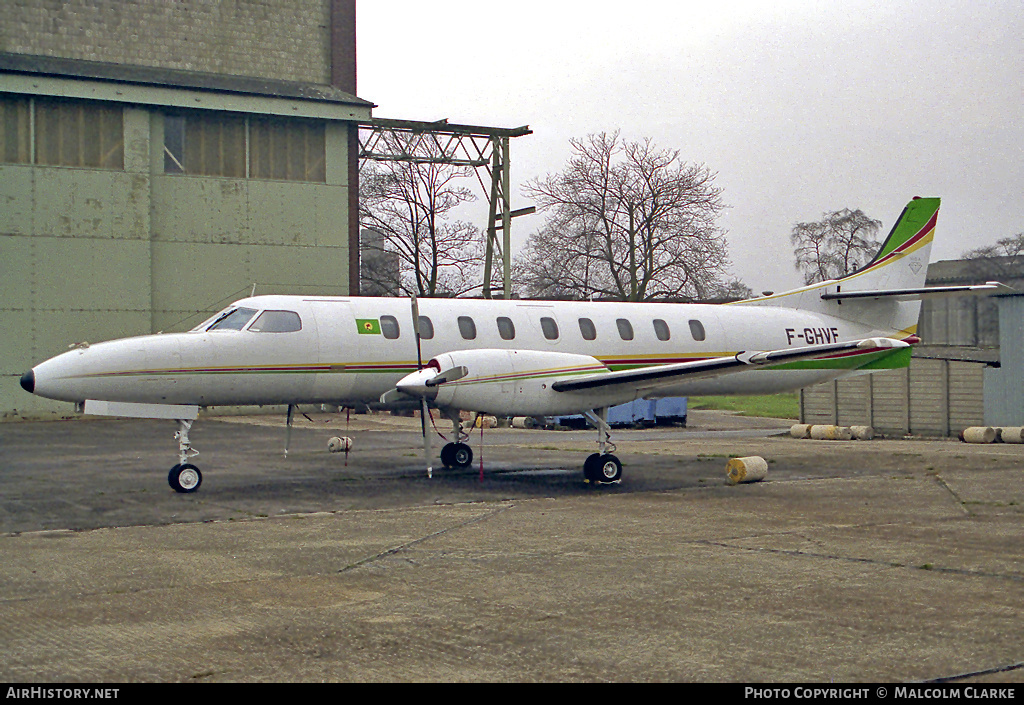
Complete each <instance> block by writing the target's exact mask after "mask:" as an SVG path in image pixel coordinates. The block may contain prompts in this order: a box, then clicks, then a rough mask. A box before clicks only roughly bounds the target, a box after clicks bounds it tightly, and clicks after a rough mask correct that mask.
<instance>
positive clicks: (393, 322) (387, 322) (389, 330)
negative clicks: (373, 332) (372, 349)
mask: <svg viewBox="0 0 1024 705" xmlns="http://www.w3.org/2000/svg"><path fill="white" fill-rule="evenodd" d="M380 332H381V333H383V334H384V337H385V338H387V339H388V340H397V339H398V336H399V335H401V334H402V332H401V330H400V329H399V327H398V319H397V318H395V317H394V316H381V317H380Z"/></svg>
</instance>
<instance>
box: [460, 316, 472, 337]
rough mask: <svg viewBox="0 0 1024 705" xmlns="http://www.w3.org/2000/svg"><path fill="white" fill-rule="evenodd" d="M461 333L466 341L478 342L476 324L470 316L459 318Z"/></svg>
mask: <svg viewBox="0 0 1024 705" xmlns="http://www.w3.org/2000/svg"><path fill="white" fill-rule="evenodd" d="M459 333H461V334H462V337H463V339H465V340H476V323H474V322H473V319H472V318H470V317H469V316H459Z"/></svg>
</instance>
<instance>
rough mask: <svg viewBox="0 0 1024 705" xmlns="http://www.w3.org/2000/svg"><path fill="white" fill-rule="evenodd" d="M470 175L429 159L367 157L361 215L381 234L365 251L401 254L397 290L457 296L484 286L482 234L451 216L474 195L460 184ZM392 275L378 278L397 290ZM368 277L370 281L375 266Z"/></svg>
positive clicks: (463, 169)
mask: <svg viewBox="0 0 1024 705" xmlns="http://www.w3.org/2000/svg"><path fill="white" fill-rule="evenodd" d="M425 148H426V149H430V146H429V145H428V146H426V147H425ZM395 151H396V152H397V151H398V148H397V147H395ZM418 156H420V157H430V156H436V155H418ZM469 176H472V170H471V169H470V168H468V167H458V166H452V165H450V164H437V163H432V162H430V161H429V160H427V159H424V160H423V161H415V160H413V161H393V162H382V163H377V162H369V163H367V164H366V165H365V166H364V167H363V171H362V172H361V174H360V179H359V212H360V219H361V221H362V225H363V227H366V228H370V229H372V230H374V231H376V233H378V234H379V238H377V239H376V240H375V242H373V243H371V244H369V245H368V247H367V251H368V253H369V254H370V255H371V256H372V255H374V254H376V255H378V256H379V257H383V258H390V259H397V262H398V267H399V270H400V273H401V274H400V277H399V289H400V292H399V293H402V294H412V293H415V294H416V295H417V296H427V297H430V296H459V295H461V294H465V293H466V292H468V291H470V290H472V289H474V288H476V287H479V286H480V283H479V282H480V275H479V269H480V266H481V265H482V263H483V254H482V252H481V248H482V235H481V233H480V231H479V230H478V229H477V228H476V227H474V226H473V225H471V224H469V223H466V222H462V221H453V220H449V219H448V216H449V215H450V214H451V211H452V210H454V209H455V208H457V207H458V206H459V205H461V204H463V203H466V202H469V201H473V200H475V199H476V197H475V196H474V195H473V193H472V192H471V191H470V190H469V189H468V188H466V187H464V186H462V185H461V183H462V180H463V179H465V178H467V177H469ZM388 274H389V277H390V279H391V281H381V282H375V283H376V284H377V285H379V286H380V287H382V288H384V289H385V290H388V289H389V288H390V289H394V283H393V279H394V277H393V274H390V273H388ZM364 276H366V278H367V279H368V280H369V281H371V282H372V281H373V277H374V276H376V273H375V270H373V268H371V269H370V271H368V272H366V273H364Z"/></svg>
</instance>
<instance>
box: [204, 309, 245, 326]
mask: <svg viewBox="0 0 1024 705" xmlns="http://www.w3.org/2000/svg"><path fill="white" fill-rule="evenodd" d="M255 315H256V309H254V308H232V309H228V310H227V311H225V312H224V313H222V314H220V315H219V316H217V317H216V318H214V319H213V324H212V325H210V326H208V327H207V328H206V330H242V328H244V327H245V324H246V323H248V322H249V321H251V320H252V317H253V316H255Z"/></svg>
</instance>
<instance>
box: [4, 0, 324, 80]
mask: <svg viewBox="0 0 1024 705" xmlns="http://www.w3.org/2000/svg"><path fill="white" fill-rule="evenodd" d="M330 30H331V3H330V2H329V0H259V1H258V2H257V1H255V0H132V2H126V1H125V0H4V2H3V20H2V21H0V51H7V52H13V53H19V54H39V55H43V56H60V57H64V58H69V59H88V60H92V61H107V62H112V63H125V64H136V65H140V66H159V67H163V68H172V69H182V70H187V71H203V72H210V73H223V74H231V75H237V76H258V77H262V78H275V79H280V80H288V81H298V82H301V83H320V84H325V85H326V84H330V83H331V44H330V42H331V32H330Z"/></svg>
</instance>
